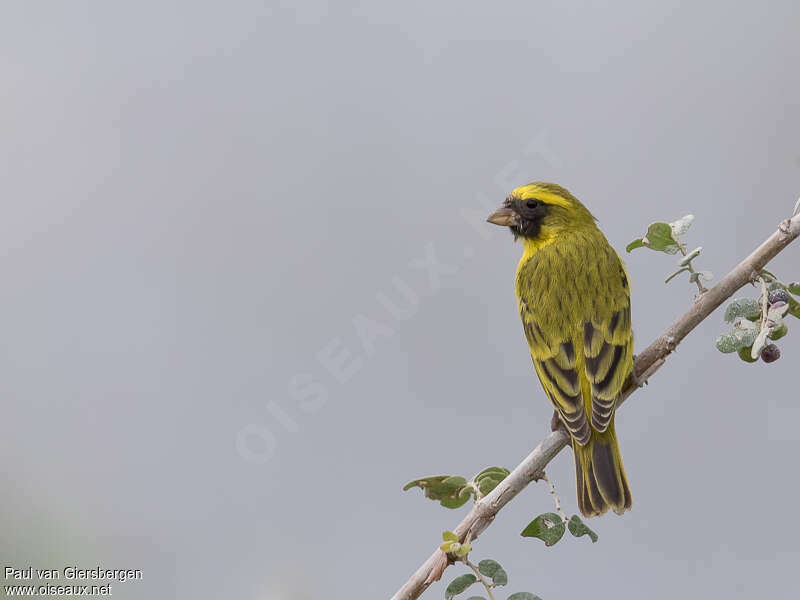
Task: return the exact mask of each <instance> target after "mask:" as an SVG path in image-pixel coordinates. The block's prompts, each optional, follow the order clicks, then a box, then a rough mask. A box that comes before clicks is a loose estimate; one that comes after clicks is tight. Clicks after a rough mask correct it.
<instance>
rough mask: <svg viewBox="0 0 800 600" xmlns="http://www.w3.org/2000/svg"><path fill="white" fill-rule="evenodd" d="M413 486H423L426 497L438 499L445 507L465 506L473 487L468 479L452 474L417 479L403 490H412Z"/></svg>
mask: <svg viewBox="0 0 800 600" xmlns="http://www.w3.org/2000/svg"><path fill="white" fill-rule="evenodd" d="M413 487H418V488H421V489H422V491H423V493H424V494H425V497H426V498H430V499H431V500H438V501H439V503H440V504H441V505H442V506H444V507H445V508H458V507H459V506H463V505H464V503H466V501H467V500H469V499H470V496H471V495H472V488H471V487H469V486H468V485H467V480H466V479H464V478H463V477H459V476H452V475H434V476H432V477H422V478H420V479H415V480H414V481H410V482H408V483H407V484H406V485H405V486H403V490H404V491H405V490H410V489H411V488H413Z"/></svg>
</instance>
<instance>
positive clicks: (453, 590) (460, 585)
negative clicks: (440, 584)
mask: <svg viewBox="0 0 800 600" xmlns="http://www.w3.org/2000/svg"><path fill="white" fill-rule="evenodd" d="M476 581H478V578H477V577H475V575H473V574H472V573H467V574H465V575H459V576H458V577H456V578H455V579H453V581H451V582H450V585H448V586H447V589H446V590H445V591H444V597H445V600H452V599H453V598H454V597H456V596H457V595H458V594H461V593H462V592H464V591H465V590H466V589H467V588H468V587H469V586H471V585H472V584H473V583H475V582H476Z"/></svg>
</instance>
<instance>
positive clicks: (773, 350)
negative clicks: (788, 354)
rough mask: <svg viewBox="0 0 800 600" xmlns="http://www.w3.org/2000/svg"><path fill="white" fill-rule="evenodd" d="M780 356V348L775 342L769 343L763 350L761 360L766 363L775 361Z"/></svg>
mask: <svg viewBox="0 0 800 600" xmlns="http://www.w3.org/2000/svg"><path fill="white" fill-rule="evenodd" d="M780 357H781V351H780V348H778V347H777V346H776V345H775V344H767V345H766V346H764V349H763V350H762V351H761V360H763V361H764V362H765V363H771V362H775V361H776V360H778V359H779V358H780Z"/></svg>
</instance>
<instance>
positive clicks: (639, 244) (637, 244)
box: [625, 238, 644, 252]
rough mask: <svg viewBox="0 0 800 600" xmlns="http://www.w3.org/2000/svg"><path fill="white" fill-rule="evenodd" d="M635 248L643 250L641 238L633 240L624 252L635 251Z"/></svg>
mask: <svg viewBox="0 0 800 600" xmlns="http://www.w3.org/2000/svg"><path fill="white" fill-rule="evenodd" d="M636 248H644V242H642V238H639V239H636V240H633V241H632V242H631V243H630V244H628V245H627V246H625V252H630V251H631V250H636Z"/></svg>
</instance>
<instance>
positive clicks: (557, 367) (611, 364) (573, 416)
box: [520, 248, 633, 445]
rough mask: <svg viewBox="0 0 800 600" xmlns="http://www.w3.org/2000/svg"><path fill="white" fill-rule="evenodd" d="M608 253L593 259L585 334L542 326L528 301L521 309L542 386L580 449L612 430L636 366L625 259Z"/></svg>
mask: <svg viewBox="0 0 800 600" xmlns="http://www.w3.org/2000/svg"><path fill="white" fill-rule="evenodd" d="M608 250H609V252H607V253H600V254H599V255H598V256H596V257H595V261H596V262H595V267H596V268H595V269H592V272H591V273H590V274H589V275H588V277H589V279H590V280H593V279H595V278H597V281H596V282H595V281H592V282H591V283H592V284H593V287H594V288H595V289H596V290H597V292H598V293H597V296H596V299H597V302H592V303H590V304H589V306H591V309H590V311H589V313H588V314H585V315H584V318H583V321H582V323H580V324H579V326H580V327H581V328H582V331H581V330H580V329H578V330H572V331H569V330H568V329H566V328H564V329H554V328H553V327H548V326H542V324H541V323H538V322H537V319H536V316H535V315H534V314H533V311H530V310H528V309H527V306H526V305H525V304H524V303H522V305H521V307H520V316H521V317H522V322H523V324H524V326H525V337H526V338H527V340H528V345H529V346H530V351H531V357H532V358H533V364H534V367H535V368H536V373H537V375H538V376H539V380H540V381H541V383H542V387H543V388H544V389H545V392H546V393H547V395H548V397H549V398H550V401H551V402H552V403H553V406H554V407H555V408H556V410H557V411H558V413H559V415H560V416H561V419H562V421H563V422H564V424H565V425H566V427H567V429H568V430H569V432H570V433H571V434H572V437H573V438H574V439H575V440H576V441H577V442H578V443H579V444H581V445H584V444H586V443H587V442H588V441H589V439H590V438H591V433H592V430H593V429H594V430H595V431H598V432H604V431H606V429H608V426H609V424H610V423H611V421H612V419H613V416H614V410H615V409H616V402H617V398H618V396H619V393H620V391H621V389H622V385H623V384H624V382H625V379H626V378H627V377H628V374H629V373H630V372H631V369H632V366H633V334H632V331H631V304H630V290H629V287H628V280H627V276H626V274H625V268H624V266H623V264H622V261H621V260H620V259H619V257H618V256H617V254H616V253H615V252H614V251H613V250H612V249H611V248H609V249H608ZM546 332H549V334H548V333H546ZM576 346H577V352H576Z"/></svg>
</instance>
